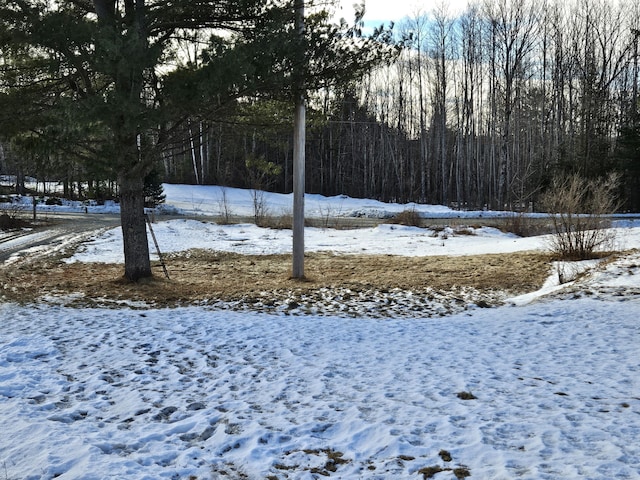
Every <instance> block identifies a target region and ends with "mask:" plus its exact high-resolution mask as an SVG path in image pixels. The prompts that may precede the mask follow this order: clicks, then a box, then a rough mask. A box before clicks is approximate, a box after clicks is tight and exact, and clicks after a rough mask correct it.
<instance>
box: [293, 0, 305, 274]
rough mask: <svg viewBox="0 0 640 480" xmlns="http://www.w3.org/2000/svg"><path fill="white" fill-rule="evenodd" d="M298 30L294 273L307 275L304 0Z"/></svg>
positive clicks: (298, 3)
mask: <svg viewBox="0 0 640 480" xmlns="http://www.w3.org/2000/svg"><path fill="white" fill-rule="evenodd" d="M295 10H296V17H295V19H296V20H295V22H296V25H295V26H296V33H297V34H298V36H299V40H300V50H299V51H298V58H297V59H296V62H295V68H297V72H294V79H295V84H294V85H293V92H294V95H295V102H296V108H295V116H294V119H293V268H292V274H291V276H292V277H293V278H297V279H303V278H304V189H305V185H304V174H305V173H304V167H305V143H306V142H305V117H306V110H305V102H306V98H305V97H306V95H305V89H304V70H305V68H304V61H305V53H304V49H303V48H302V46H303V45H304V0H295Z"/></svg>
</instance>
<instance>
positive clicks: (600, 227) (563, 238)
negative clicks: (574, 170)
mask: <svg viewBox="0 0 640 480" xmlns="http://www.w3.org/2000/svg"><path fill="white" fill-rule="evenodd" d="M619 183H620V176H619V175H618V174H612V175H609V176H608V177H607V178H605V179H599V180H586V179H584V178H582V177H581V176H579V175H571V176H569V177H567V178H556V179H555V180H554V181H553V183H552V185H551V187H550V189H549V190H548V191H547V192H546V193H545V194H544V195H543V197H542V202H541V205H542V207H543V209H544V210H545V211H546V212H548V213H549V217H550V219H551V223H552V226H553V235H552V236H551V240H550V245H549V246H550V249H551V251H552V252H553V253H555V254H556V255H558V256H559V257H560V258H563V259H568V260H586V259H590V258H594V257H596V256H597V252H600V251H602V250H605V249H607V248H611V247H612V246H613V241H614V239H615V231H614V230H612V229H610V228H609V227H610V226H611V221H610V219H609V218H608V215H609V214H611V213H614V212H615V211H616V210H617V209H618V207H619V203H618V201H617V199H616V190H617V188H618V185H619Z"/></svg>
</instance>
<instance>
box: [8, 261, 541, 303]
mask: <svg viewBox="0 0 640 480" xmlns="http://www.w3.org/2000/svg"><path fill="white" fill-rule="evenodd" d="M166 260H167V268H168V271H169V274H170V276H171V279H170V280H168V279H166V278H164V276H163V273H162V269H161V267H160V265H159V264H157V265H155V267H154V269H155V275H154V277H153V278H151V279H148V280H146V281H143V282H139V283H135V284H133V283H128V282H126V281H124V280H123V279H122V273H123V267H122V265H114V264H85V263H74V264H67V263H64V262H63V261H62V260H60V259H47V260H44V261H40V262H37V263H35V262H29V263H25V264H22V265H21V264H13V265H9V266H4V267H0V295H1V296H2V297H3V298H4V299H5V300H10V301H18V302H30V301H38V300H39V299H41V298H42V297H43V296H45V295H54V296H60V295H65V296H69V295H74V296H76V297H77V298H79V299H82V301H83V302H89V303H94V304H95V303H97V304H100V303H106V304H112V303H113V302H119V301H141V302H145V303H147V304H151V305H156V306H179V305H188V304H200V303H202V302H207V303H210V302H217V301H222V302H229V301H238V300H242V301H243V302H245V303H246V302H249V303H251V302H252V300H253V299H255V300H256V301H257V299H260V301H262V302H264V300H265V298H269V297H273V298H277V297H279V296H283V295H287V296H289V297H290V296H291V295H292V292H293V294H294V296H296V295H298V296H299V295H308V294H313V292H316V291H318V290H319V289H329V290H331V289H343V290H344V289H345V288H346V289H350V290H351V291H353V292H370V291H378V292H388V291H391V290H394V289H400V290H410V291H412V292H418V293H419V292H425V291H450V290H452V289H456V288H466V287H470V288H473V289H477V290H479V291H481V292H489V291H493V292H495V291H500V292H508V293H510V294H518V293H524V292H528V291H532V290H536V289H537V288H539V287H540V286H541V285H542V283H543V282H544V280H545V279H546V278H547V276H548V275H549V271H550V267H549V257H548V256H547V255H544V254H540V253H531V252H529V253H515V254H508V255H478V256H463V257H400V256H391V255H388V256H385V255H376V256H374V255H334V254H329V253H311V254H308V255H307V256H306V260H305V272H306V276H307V278H306V280H305V281H299V280H293V279H291V278H290V269H291V258H290V256H289V255H267V256H253V255H239V254H232V253H223V252H211V251H204V250H196V251H190V252H186V253H182V254H177V255H172V256H169V257H168V258H167V259H166Z"/></svg>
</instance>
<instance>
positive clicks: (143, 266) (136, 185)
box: [119, 175, 153, 282]
mask: <svg viewBox="0 0 640 480" xmlns="http://www.w3.org/2000/svg"><path fill="white" fill-rule="evenodd" d="M119 183H120V221H121V224H122V241H123V244H124V263H125V267H124V268H125V270H124V276H125V278H126V279H127V280H129V281H131V282H137V281H138V280H140V279H142V278H148V277H151V276H152V275H153V274H152V272H151V261H150V259H149V243H148V242H147V229H146V222H145V217H144V215H145V214H144V193H143V188H144V180H143V179H142V178H136V176H131V177H130V176H127V175H121V176H120V179H119Z"/></svg>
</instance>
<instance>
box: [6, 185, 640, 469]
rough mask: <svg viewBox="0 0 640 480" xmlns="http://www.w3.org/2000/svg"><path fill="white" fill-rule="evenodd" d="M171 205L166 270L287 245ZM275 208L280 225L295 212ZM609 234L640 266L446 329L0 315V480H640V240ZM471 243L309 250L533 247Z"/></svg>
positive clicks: (174, 198) (494, 235)
mask: <svg viewBox="0 0 640 480" xmlns="http://www.w3.org/2000/svg"><path fill="white" fill-rule="evenodd" d="M165 191H166V193H167V204H168V205H169V206H172V210H173V211H176V212H183V213H185V214H188V215H189V216H190V217H191V218H190V219H179V220H172V221H169V222H160V223H158V224H156V225H154V230H155V232H156V235H157V236H158V240H159V243H160V245H161V246H162V248H163V250H165V251H170V250H177V249H185V248H193V247H198V248H203V247H204V248H213V249H219V250H223V249H224V250H229V251H238V252H241V253H259V254H261V253H273V252H283V251H287V248H289V246H290V241H291V239H290V232H287V231H280V230H278V231H276V230H268V229H260V228H258V227H255V226H253V225H236V226H223V225H214V224H210V223H203V222H198V221H196V220H194V219H193V218H194V215H197V214H200V213H202V214H203V215H204V214H216V213H218V212H219V210H218V209H219V208H220V200H219V197H217V196H216V195H218V196H219V195H221V189H216V188H215V187H201V188H193V187H191V188H186V187H178V186H166V187H165ZM226 195H227V202H228V205H229V206H230V207H231V209H232V211H233V213H234V214H239V215H242V214H251V211H250V210H249V211H248V213H246V212H244V211H242V209H243V208H247V209H251V208H252V204H251V197H250V194H249V193H248V192H243V191H235V190H227V192H226ZM243 199H244V200H243ZM266 201H267V204H268V205H270V206H272V208H287V207H286V205H287V202H290V197H287V196H271V195H269V196H267V199H266ZM243 202H244V203H243ZM279 202H281V204H280V203H279ZM243 205H244V206H243ZM280 205H282V207H280ZM330 205H335V206H334V207H333V206H332V207H331V208H332V209H334V211H333V213H332V214H333V215H336V214H338V213H340V214H344V215H347V216H348V215H352V213H351V212H356V214H358V215H368V214H369V213H368V212H378V213H377V214H380V215H382V213H380V212H383V213H384V212H394V211H402V210H404V209H406V208H407V206H403V205H386V204H380V203H379V202H373V201H368V200H353V199H348V198H342V197H341V198H333V199H325V198H322V197H315V196H310V198H308V200H307V208H308V210H311V211H313V209H314V208H315V209H318V211H320V215H322V209H325V211H326V209H327V208H330V207H329V206H330ZM411 207H412V208H415V209H416V210H417V211H420V212H421V213H422V214H423V215H425V216H426V215H428V212H433V214H434V215H437V214H438V211H441V212H444V210H446V209H444V207H433V206H420V205H416V206H411ZM64 208H69V209H72V208H76V207H75V206H67V207H64ZM95 208H96V209H98V208H100V207H95ZM456 213H457V212H456ZM449 214H451V211H449ZM484 214H485V215H487V216H489V215H494V214H495V215H499V213H493V212H484ZM195 218H197V217H195ZM619 228H620V230H619V233H620V235H619V247H620V248H624V249H636V250H635V251H632V252H630V253H628V254H625V255H623V256H620V257H619V258H617V259H616V260H614V261H611V262H603V263H600V264H597V265H594V264H589V265H586V266H585V265H582V266H580V265H575V266H567V265H565V266H563V268H566V269H569V268H575V269H576V270H578V269H581V268H584V267H588V268H589V269H590V270H588V273H587V274H586V275H585V276H583V277H579V278H578V279H577V280H576V281H575V282H572V283H569V284H566V285H563V286H558V285H557V282H554V281H553V277H551V278H550V281H549V282H548V284H547V285H546V286H545V287H544V289H543V291H541V292H532V294H530V295H527V296H523V297H520V298H517V299H512V301H511V302H508V305H507V306H504V307H500V308H493V309H480V308H476V309H470V310H468V311H466V312H464V313H463V314H458V315H453V316H449V317H445V318H420V316H416V317H415V318H409V319H407V318H402V319H372V318H365V317H362V318H340V317H333V316H326V315H325V316H302V317H301V316H297V317H291V316H287V315H284V314H283V315H274V314H266V313H264V312H259V311H256V312H230V311H221V310H216V309H209V308H202V307H199V308H196V307H188V308H178V309H166V310H164V309H148V308H121V309H73V308H69V307H66V306H64V304H60V302H58V304H57V305H53V304H51V303H41V304H39V305H16V304H2V305H0V318H1V319H2V321H1V323H0V432H3V433H4V434H3V435H0V479H2V480H5V479H11V480H14V479H51V478H62V479H87V480H88V479H103V478H104V479H106V478H117V479H160V478H169V479H211V478H213V479H215V478H231V479H240V478H248V479H267V478H269V479H276V478H277V479H312V478H326V475H328V476H329V477H330V478H342V479H361V478H362V479H421V478H423V475H424V474H425V473H426V472H428V471H430V472H434V477H433V478H436V479H453V478H456V475H458V476H459V478H462V476H463V475H465V473H470V474H471V478H478V479H516V478H522V479H532V480H533V479H554V480H555V479H569V478H585V479H602V480H605V479H606V480H609V479H614V478H615V479H618V478H620V479H640V442H638V438H640V355H639V354H638V346H639V345H640V323H639V321H638V318H639V317H640V253H639V252H638V250H637V249H638V248H640V226H638V224H637V223H634V222H631V221H627V222H621V223H620V224H619ZM475 233H476V235H455V233H453V234H451V233H450V234H448V235H434V233H433V232H429V231H424V230H420V229H415V228H409V227H397V226H389V225H384V226H380V227H376V228H370V229H362V230H346V231H334V230H330V229H307V231H306V245H307V248H308V249H311V250H328V251H336V252H340V253H343V254H348V253H393V254H398V255H431V254H450V255H457V254H470V253H488V252H494V253H495V252H498V253H499V252H510V251H517V250H531V249H540V248H544V246H545V239H544V238H528V239H521V238H517V237H514V236H513V235H507V234H502V233H500V232H498V231H496V230H493V229H486V228H483V229H478V230H477V231H476V232H475ZM120 241H121V240H119V233H118V231H117V230H115V231H110V232H107V233H105V234H103V235H101V236H100V237H98V238H95V239H94V240H92V241H91V242H88V243H86V244H85V245H83V246H82V248H81V249H80V251H79V252H78V253H77V254H76V255H75V256H74V257H73V258H72V260H71V261H119V258H120V257H119V255H120V256H121V253H120V252H119V249H121V244H119V242H120ZM549 292H553V293H552V294H551V295H548V296H546V297H545V296H542V294H543V293H549ZM62 303H63V302H62ZM461 393H471V394H473V396H474V397H476V398H475V399H463V398H459V397H460V396H463V395H460V396H459V394H461ZM445 452H447V453H448V454H449V455H450V457H451V459H450V460H449V457H448V456H447V455H446V454H445ZM446 460H449V461H446ZM427 467H433V468H432V469H431V470H424V469H425V468H427ZM438 469H442V471H441V472H440V473H435V472H436V471H437V470H438ZM420 472H422V473H420Z"/></svg>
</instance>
